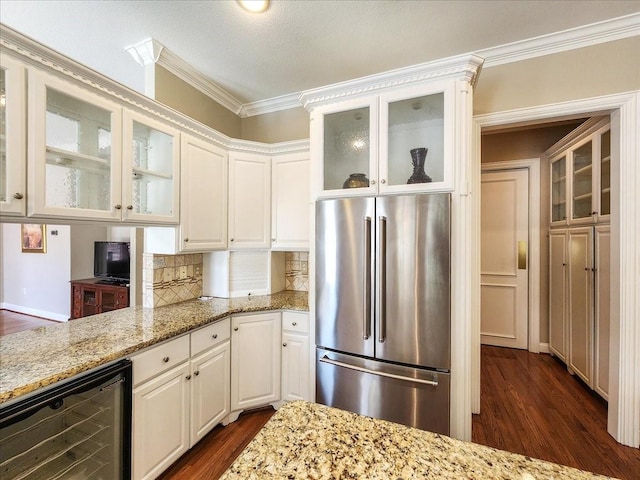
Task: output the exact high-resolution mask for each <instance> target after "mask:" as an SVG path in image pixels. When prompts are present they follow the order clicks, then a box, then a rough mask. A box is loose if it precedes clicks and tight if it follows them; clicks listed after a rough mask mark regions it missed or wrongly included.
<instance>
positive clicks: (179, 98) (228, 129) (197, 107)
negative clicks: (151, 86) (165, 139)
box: [155, 65, 240, 138]
mask: <svg viewBox="0 0 640 480" xmlns="http://www.w3.org/2000/svg"><path fill="white" fill-rule="evenodd" d="M155 88H156V91H155V99H156V100H157V101H158V102H160V103H164V104H165V105H167V106H169V107H171V108H173V109H174V110H177V111H179V112H181V113H183V114H185V115H187V116H189V117H191V118H193V119H194V120H197V121H198V122H201V123H203V124H204V125H207V126H209V127H211V128H213V129H214V130H217V131H219V132H222V133H224V134H225V135H228V136H230V137H232V138H240V117H238V116H237V115H236V114H235V113H233V112H231V111H230V110H227V109H226V108H225V107H223V106H222V105H220V104H219V103H218V102H216V101H215V100H213V99H211V98H210V97H208V96H207V95H205V94H204V93H202V92H201V91H199V90H198V89H196V88H194V87H192V86H191V85H189V84H188V83H186V82H184V81H183V80H181V79H179V78H178V77H176V76H175V75H174V74H172V73H171V72H169V71H168V70H166V69H164V68H162V67H161V66H159V65H156V76H155Z"/></svg>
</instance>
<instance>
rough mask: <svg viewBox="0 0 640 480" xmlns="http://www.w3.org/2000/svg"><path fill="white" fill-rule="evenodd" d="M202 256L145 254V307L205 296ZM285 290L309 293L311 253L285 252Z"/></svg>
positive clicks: (143, 297) (143, 276) (197, 254)
mask: <svg viewBox="0 0 640 480" xmlns="http://www.w3.org/2000/svg"><path fill="white" fill-rule="evenodd" d="M202 265H203V262H202V254H201V253H193V254H186V255H154V254H151V253H145V254H143V272H142V282H143V289H144V292H143V296H142V299H143V300H142V301H143V305H144V306H145V307H162V306H164V305H170V304H172V303H178V302H184V301H185V300H191V299H193V298H198V297H200V296H202ZM285 290H295V291H299V292H308V291H309V253H308V252H286V253H285Z"/></svg>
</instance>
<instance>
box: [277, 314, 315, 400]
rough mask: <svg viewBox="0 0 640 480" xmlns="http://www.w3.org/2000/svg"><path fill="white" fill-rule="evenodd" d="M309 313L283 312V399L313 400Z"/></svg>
mask: <svg viewBox="0 0 640 480" xmlns="http://www.w3.org/2000/svg"><path fill="white" fill-rule="evenodd" d="M309 355H310V352H309V314H307V313H299V312H282V400H283V401H293V400H311V398H310V397H311V394H310V380H311V373H310V357H309Z"/></svg>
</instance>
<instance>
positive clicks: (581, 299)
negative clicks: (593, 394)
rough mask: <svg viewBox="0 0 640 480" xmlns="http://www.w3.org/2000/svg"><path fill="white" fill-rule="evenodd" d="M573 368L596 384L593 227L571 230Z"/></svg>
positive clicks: (570, 324)
mask: <svg viewBox="0 0 640 480" xmlns="http://www.w3.org/2000/svg"><path fill="white" fill-rule="evenodd" d="M568 252H569V360H568V362H567V364H568V367H569V370H570V371H571V372H572V373H575V374H577V375H578V376H579V377H580V378H582V380H584V381H585V382H586V383H587V385H589V386H590V387H592V386H593V374H592V370H593V368H592V363H593V268H594V267H593V228H591V227H585V228H574V229H570V230H569V250H568Z"/></svg>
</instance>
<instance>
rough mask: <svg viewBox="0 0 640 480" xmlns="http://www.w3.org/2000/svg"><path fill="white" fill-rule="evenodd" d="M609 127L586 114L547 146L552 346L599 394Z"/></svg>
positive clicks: (604, 353) (604, 346) (604, 337)
mask: <svg viewBox="0 0 640 480" xmlns="http://www.w3.org/2000/svg"><path fill="white" fill-rule="evenodd" d="M609 133H610V129H609V123H608V118H594V119H590V120H588V121H587V122H585V123H584V124H583V125H581V126H580V127H579V128H578V129H576V130H575V131H574V132H572V133H571V134H569V135H568V136H567V137H565V138H563V139H562V140H560V142H558V143H557V144H556V145H554V146H553V147H551V148H550V149H549V150H548V151H547V155H548V157H549V158H550V160H551V220H552V221H551V229H550V231H549V337H550V338H549V344H550V350H551V352H552V353H553V354H554V355H556V356H558V358H560V359H561V360H562V361H563V362H565V363H566V365H567V368H568V369H569V371H570V372H571V373H574V374H576V375H578V376H579V377H580V378H581V379H582V380H583V381H584V382H585V383H586V384H587V385H588V386H589V387H591V388H593V389H594V390H596V391H597V392H598V393H599V394H600V395H601V396H603V397H604V398H605V399H606V398H607V396H608V378H609V289H610V285H609V258H610V252H609V249H610V242H609V232H610V227H609V224H608V223H607V222H608V219H609V215H610V211H611V209H610V183H609V171H610V170H609V169H610V163H611V156H610V143H609V142H610V140H609ZM594 224H595V226H594ZM557 226H562V227H561V228H556V227H557Z"/></svg>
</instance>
